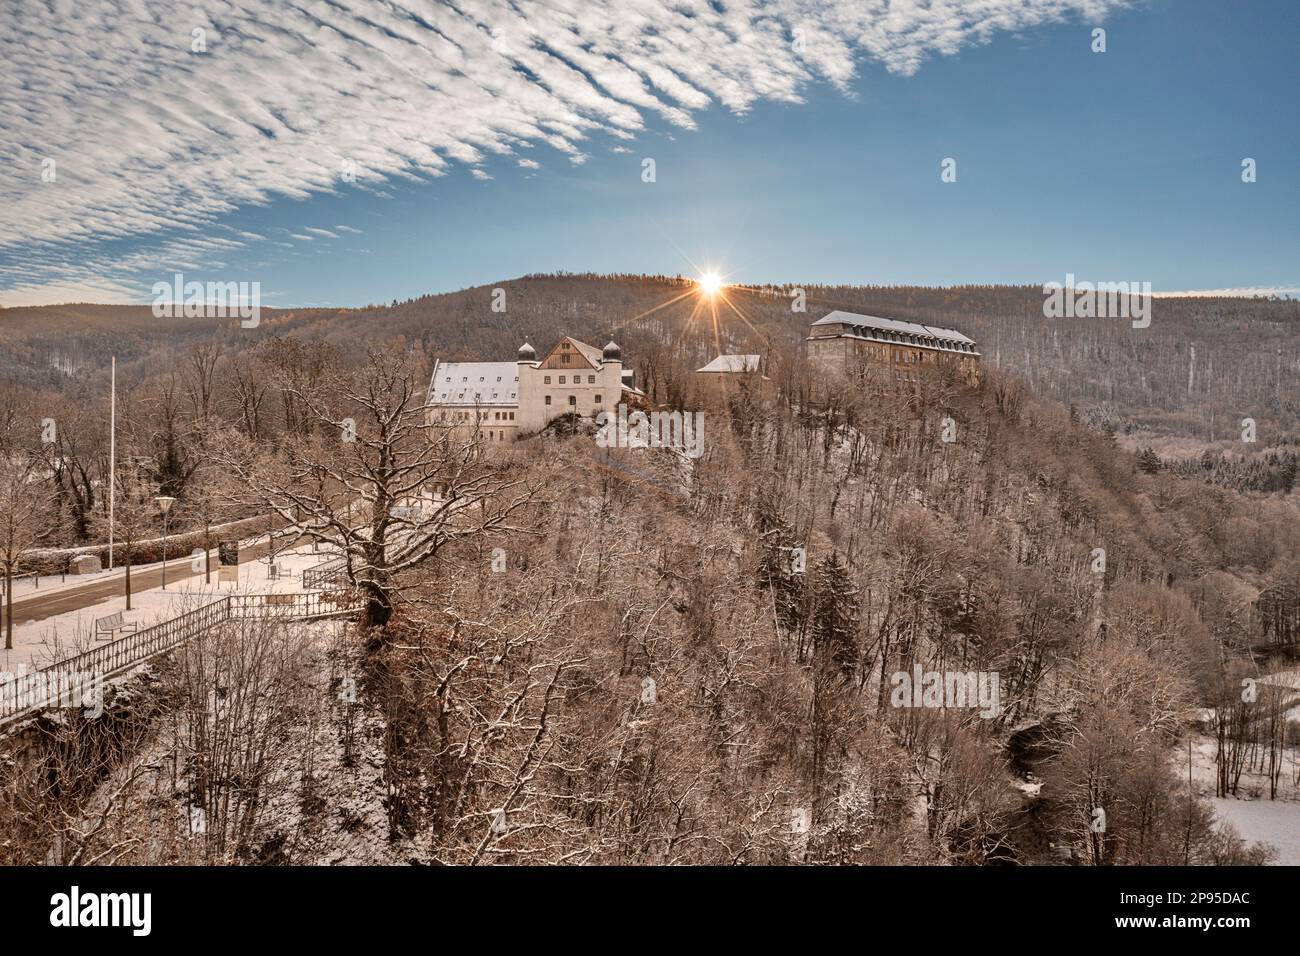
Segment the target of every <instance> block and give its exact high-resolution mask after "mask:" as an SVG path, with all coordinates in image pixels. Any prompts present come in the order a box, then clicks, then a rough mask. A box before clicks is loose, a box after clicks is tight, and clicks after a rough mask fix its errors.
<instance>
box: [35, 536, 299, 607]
mask: <svg viewBox="0 0 1300 956" xmlns="http://www.w3.org/2000/svg"><path fill="white" fill-rule="evenodd" d="M288 533H290V532H280V533H279V534H278V535H277V537H278V538H283V537H285V536H286V534H288ZM214 540H215V537H214ZM265 543H266V535H265V534H259V535H254V536H252V537H248V538H244V539H242V540H241V541H240V542H239V546H240V547H241V548H248V547H252V546H253V545H257V544H265ZM118 558H119V561H120V558H121V553H120V552H119V554H118ZM190 558H191V555H190V554H189V553H182V552H177V553H176V554H170V555H168V556H167V567H169V568H170V567H172V566H174V565H182V564H188V563H189V561H190ZM322 560H323V559H322ZM162 566H163V563H162V562H161V561H156V562H154V563H153V564H133V565H131V573H132V574H139V573H143V572H145V571H152V570H155V569H156V568H161V567H162ZM216 566H217V549H216V548H215V547H213V549H212V567H213V568H214V569H215V568H216ZM125 574H126V569H125V568H124V567H123V566H122V565H121V564H120V563H119V564H117V565H116V566H115V567H114V568H113V570H111V571H110V570H108V569H107V568H105V569H103V570H101V571H96V572H95V573H93V574H43V575H41V576H40V577H33V576H31V575H27V576H24V577H20V578H16V579H15V580H14V600H15V601H22V600H25V599H27V598H32V597H44V596H46V595H49V594H57V593H59V592H60V591H64V590H67V589H68V588H77V587H82V586H83V585H86V584H91V583H93V582H95V581H105V580H114V581H120V580H121V579H122V578H123V576H124V575H125ZM169 590H170V589H169Z"/></svg>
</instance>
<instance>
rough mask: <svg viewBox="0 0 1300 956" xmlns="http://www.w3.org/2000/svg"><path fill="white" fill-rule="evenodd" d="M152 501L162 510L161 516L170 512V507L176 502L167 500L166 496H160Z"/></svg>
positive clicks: (171, 499) (170, 499) (173, 499)
mask: <svg viewBox="0 0 1300 956" xmlns="http://www.w3.org/2000/svg"><path fill="white" fill-rule="evenodd" d="M154 501H156V502H158V507H159V508H160V509H161V510H162V513H163V514H166V513H167V512H169V511H171V510H172V505H173V504H174V503H175V502H176V499H175V498H169V497H167V496H166V495H160V496H159V497H157V498H155V499H154Z"/></svg>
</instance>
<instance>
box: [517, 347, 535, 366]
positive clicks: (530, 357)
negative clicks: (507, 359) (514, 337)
mask: <svg viewBox="0 0 1300 956" xmlns="http://www.w3.org/2000/svg"><path fill="white" fill-rule="evenodd" d="M519 361H521V362H536V361H537V353H536V352H535V351H533V347H532V346H531V345H529V344H528V343H527V342H525V343H524V344H523V345H521V346H519Z"/></svg>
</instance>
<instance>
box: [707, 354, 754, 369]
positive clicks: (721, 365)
mask: <svg viewBox="0 0 1300 956" xmlns="http://www.w3.org/2000/svg"><path fill="white" fill-rule="evenodd" d="M695 371H697V372H757V371H758V356H757V355H719V356H718V357H717V358H715V359H714V360H713V361H712V362H710V363H709V364H708V365H706V366H704V368H697V369H696V370H695Z"/></svg>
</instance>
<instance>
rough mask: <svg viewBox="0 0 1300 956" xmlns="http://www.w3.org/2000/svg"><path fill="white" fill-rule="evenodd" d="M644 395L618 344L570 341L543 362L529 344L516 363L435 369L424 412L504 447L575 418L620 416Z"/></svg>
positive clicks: (437, 366)
mask: <svg viewBox="0 0 1300 956" xmlns="http://www.w3.org/2000/svg"><path fill="white" fill-rule="evenodd" d="M640 395H641V393H640V392H639V391H638V390H637V389H636V388H634V387H633V385H632V371H631V370H630V369H629V370H627V371H624V370H623V353H622V351H621V350H620V349H619V347H618V346H617V345H615V344H614V343H613V342H610V343H609V344H608V345H606V346H605V348H604V349H598V348H596V347H595V346H592V345H587V344H586V343H585V342H579V341H578V340H577V339H575V338H572V337H570V336H567V335H566V336H565V337H564V338H563V339H561V340H560V341H559V342H558V343H556V345H555V348H553V349H551V351H550V352H548V353H547V354H546V357H545V358H543V359H538V358H537V353H536V352H535V351H534V350H533V347H532V346H531V345H529V344H528V343H527V342H525V343H524V344H523V345H521V346H520V347H519V357H518V359H517V360H516V361H514V362H442V361H438V362H434V365H433V375H432V376H431V378H430V379H429V394H428V397H427V399H426V400H425V408H426V409H427V414H428V421H429V422H430V423H431V424H432V423H439V422H441V423H444V424H449V425H452V426H454V427H456V428H458V429H463V430H464V432H465V433H468V434H476V435H477V437H479V438H481V439H482V440H483V441H488V442H505V441H512V440H513V439H514V438H515V437H516V436H517V435H524V434H528V433H530V432H536V431H540V430H541V429H542V428H544V427H545V426H546V424H547V422H549V421H551V420H552V419H554V418H559V417H560V416H561V415H566V414H568V413H570V412H573V413H576V414H578V415H580V416H582V417H584V418H594V417H595V416H596V415H597V414H598V413H600V412H602V411H609V412H613V411H614V410H615V409H617V408H618V405H619V403H620V402H622V401H624V400H626V399H628V398H630V397H632V396H640Z"/></svg>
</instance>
